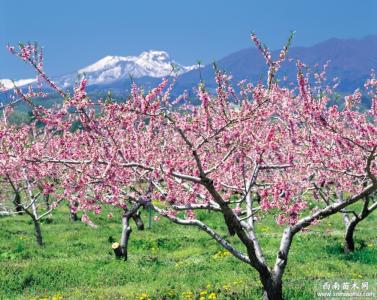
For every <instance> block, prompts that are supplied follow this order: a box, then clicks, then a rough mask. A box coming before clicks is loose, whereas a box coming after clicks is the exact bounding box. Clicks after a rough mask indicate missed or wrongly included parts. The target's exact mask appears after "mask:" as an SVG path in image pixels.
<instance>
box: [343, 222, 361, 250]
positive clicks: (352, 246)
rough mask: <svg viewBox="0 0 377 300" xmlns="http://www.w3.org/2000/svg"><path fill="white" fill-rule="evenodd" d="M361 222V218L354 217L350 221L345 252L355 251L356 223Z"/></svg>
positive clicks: (345, 241) (345, 240)
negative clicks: (354, 235)
mask: <svg viewBox="0 0 377 300" xmlns="http://www.w3.org/2000/svg"><path fill="white" fill-rule="evenodd" d="M358 223H359V219H356V218H354V219H352V221H351V222H350V223H348V225H347V228H346V235H345V238H344V252H345V253H350V252H353V251H355V241H354V238H353V234H354V232H355V228H356V225H357V224H358Z"/></svg>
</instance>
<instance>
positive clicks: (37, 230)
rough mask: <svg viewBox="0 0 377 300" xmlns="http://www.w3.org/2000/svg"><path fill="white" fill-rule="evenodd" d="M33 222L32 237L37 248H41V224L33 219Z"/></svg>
mask: <svg viewBox="0 0 377 300" xmlns="http://www.w3.org/2000/svg"><path fill="white" fill-rule="evenodd" d="M33 222H34V235H35V239H36V241H37V244H38V245H39V246H43V239H42V231H41V224H40V223H39V221H37V220H35V219H33Z"/></svg>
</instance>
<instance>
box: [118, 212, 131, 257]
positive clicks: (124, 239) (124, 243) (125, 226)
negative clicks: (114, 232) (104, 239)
mask: <svg viewBox="0 0 377 300" xmlns="http://www.w3.org/2000/svg"><path fill="white" fill-rule="evenodd" d="M131 232H132V229H131V227H130V224H129V220H128V215H127V214H125V215H123V217H122V235H121V237H120V248H121V251H122V252H121V253H122V255H123V257H124V260H127V259H128V240H129V238H130V234H131Z"/></svg>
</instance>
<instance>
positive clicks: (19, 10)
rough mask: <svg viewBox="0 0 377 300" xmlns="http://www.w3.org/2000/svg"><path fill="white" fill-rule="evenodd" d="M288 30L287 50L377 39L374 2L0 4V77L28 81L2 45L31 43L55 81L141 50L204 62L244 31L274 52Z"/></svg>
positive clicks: (245, 40) (0, 0)
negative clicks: (38, 48) (292, 33)
mask: <svg viewBox="0 0 377 300" xmlns="http://www.w3.org/2000/svg"><path fill="white" fill-rule="evenodd" d="M290 30H295V31H296V36H295V39H294V42H293V45H294V46H295V45H296V46H309V45H313V44H315V43H317V42H320V41H323V40H326V39H328V38H331V37H338V38H359V37H363V36H366V35H369V34H377V1H376V0H360V1H356V0H353V1H352V0H315V1H310V0H285V1H280V0H270V1H267V0H265V1H253V0H248V1H247V0H239V1H237V0H233V1H229V0H228V1H226V0H216V1H215V0H207V1H206V0H201V1H198V0H190V1H188V0H186V1H184V0H182V1H178V0H159V1H153V0H150V1H146V0H138V1H128V0H123V1H121V0H106V1H98V0H92V1H89V0H81V1H80V0H76V1H72V0H64V1H52V0H49V1H47V0H36V1H26V0H0V46H1V47H0V78H12V79H19V78H25V77H30V76H32V75H33V73H32V71H31V70H30V68H28V67H27V66H26V65H25V64H24V63H22V62H21V61H18V60H17V59H16V58H15V57H12V56H11V55H9V54H8V52H7V51H6V50H5V47H3V46H5V45H6V44H7V43H11V44H16V43H17V42H18V41H38V42H39V44H41V45H43V46H44V48H45V53H46V55H45V69H46V71H47V72H48V73H49V74H51V75H61V74H65V73H68V72H72V71H75V70H77V69H79V68H80V67H83V66H86V65H88V64H90V63H93V62H95V61H96V60H98V59H100V58H102V57H104V56H106V55H137V54H139V53H140V52H142V51H144V50H149V49H155V50H165V51H167V52H168V53H169V54H170V55H171V57H172V58H173V59H175V60H176V61H177V62H179V63H182V64H187V65H189V64H195V63H196V61H197V60H198V59H200V60H202V61H203V62H204V63H208V62H212V61H213V60H215V59H220V58H222V57H223V56H225V55H227V54H230V53H232V52H234V51H237V50H240V49H242V48H246V47H249V46H251V43H250V40H249V34H250V32H251V31H255V32H256V33H257V34H258V35H259V36H260V38H261V39H262V40H263V42H265V43H266V44H267V45H269V46H270V47H271V48H273V49H276V48H279V47H280V45H281V44H283V43H284V41H285V39H286V37H287V36H288V35H289V31H290Z"/></svg>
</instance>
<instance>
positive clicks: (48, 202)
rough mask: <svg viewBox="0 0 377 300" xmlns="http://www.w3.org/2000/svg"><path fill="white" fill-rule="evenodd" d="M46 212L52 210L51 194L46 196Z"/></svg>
mask: <svg viewBox="0 0 377 300" xmlns="http://www.w3.org/2000/svg"><path fill="white" fill-rule="evenodd" d="M44 200H45V207H46V211H49V210H50V201H49V200H50V194H47V195H45V196H44Z"/></svg>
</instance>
